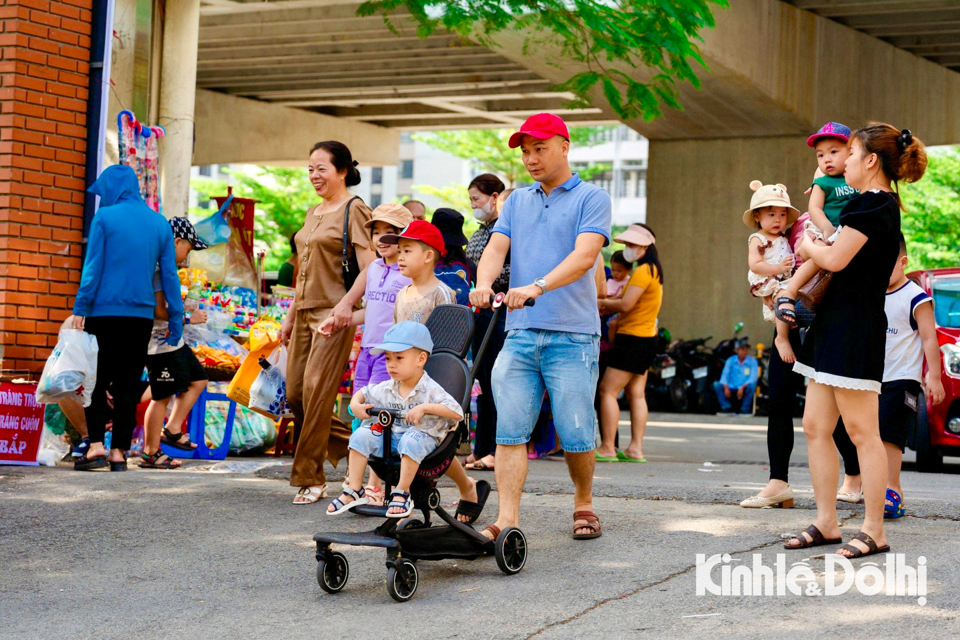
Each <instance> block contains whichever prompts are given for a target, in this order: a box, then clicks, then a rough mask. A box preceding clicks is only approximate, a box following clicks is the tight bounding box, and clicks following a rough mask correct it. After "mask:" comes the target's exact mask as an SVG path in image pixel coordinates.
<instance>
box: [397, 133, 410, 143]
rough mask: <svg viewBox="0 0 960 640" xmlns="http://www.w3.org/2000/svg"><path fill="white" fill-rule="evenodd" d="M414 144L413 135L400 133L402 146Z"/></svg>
mask: <svg viewBox="0 0 960 640" xmlns="http://www.w3.org/2000/svg"><path fill="white" fill-rule="evenodd" d="M411 142H413V134H412V133H410V132H409V131H401V132H400V144H410V143H411Z"/></svg>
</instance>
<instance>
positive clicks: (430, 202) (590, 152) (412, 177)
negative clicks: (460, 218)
mask: <svg viewBox="0 0 960 640" xmlns="http://www.w3.org/2000/svg"><path fill="white" fill-rule="evenodd" d="M414 135H415V134H413V133H411V132H403V133H402V134H401V135H400V162H399V164H397V165H394V166H386V167H369V166H361V167H360V177H361V182H360V184H359V185H357V186H356V187H354V188H353V189H351V191H352V192H353V193H354V194H356V195H358V196H360V197H361V198H363V201H364V202H366V203H367V204H368V205H369V206H370V207H371V208H375V207H377V206H379V205H380V204H382V203H384V202H394V201H398V202H403V201H405V200H410V199H414V200H420V201H422V202H423V203H424V204H425V205H426V206H427V208H428V209H431V210H432V209H436V208H437V207H442V206H450V205H449V203H447V202H445V201H444V200H442V199H441V198H439V197H437V196H435V195H432V194H430V193H425V192H423V191H421V190H419V189H417V187H433V188H435V189H443V188H450V187H459V188H463V189H466V185H468V184H470V181H471V180H472V179H473V178H474V176H476V175H477V174H478V173H481V171H482V170H481V169H479V168H476V167H474V166H473V165H472V163H471V162H470V161H468V160H463V159H461V158H458V157H456V156H453V155H451V154H449V153H446V152H444V151H440V150H439V149H435V148H434V147H432V146H430V145H429V144H427V143H426V142H423V141H422V140H416V139H414V137H413V136H414ZM592 142H593V143H594V144H592V145H591V146H582V145H581V146H574V147H573V148H571V150H570V166H571V167H572V168H573V170H574V171H580V170H583V169H585V168H587V167H594V168H595V167H597V166H602V167H606V170H604V171H601V172H599V173H597V172H594V174H593V175H591V176H589V179H588V182H592V183H593V184H596V185H598V186H600V187H602V188H604V189H606V190H607V191H608V192H610V195H611V197H612V198H613V224H614V225H618V226H625V225H628V224H630V223H632V222H644V221H645V220H646V216H647V156H648V153H649V143H648V141H647V139H646V138H644V137H643V136H641V135H640V134H638V133H637V132H636V131H634V130H633V129H630V128H629V127H626V126H623V125H620V126H617V127H611V128H609V129H604V130H602V131H599V132H598V133H597V134H596V138H595V139H594V140H593V141H592ZM237 170H241V171H251V170H253V167H250V166H249V165H212V166H208V167H194V168H193V171H192V175H193V176H199V177H207V178H214V179H216V180H223V181H225V182H227V183H228V184H232V180H231V179H230V176H229V174H228V173H227V171H237ZM464 199H466V194H465V193H464ZM190 205H191V206H198V205H200V206H204V203H200V202H197V195H196V192H195V191H191V196H190ZM463 213H467V212H466V211H464V212H463Z"/></svg>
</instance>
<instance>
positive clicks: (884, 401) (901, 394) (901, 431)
mask: <svg viewBox="0 0 960 640" xmlns="http://www.w3.org/2000/svg"><path fill="white" fill-rule="evenodd" d="M921 391H922V389H921V387H920V383H919V382H917V381H916V380H893V381H891V382H884V383H883V387H882V388H881V390H880V439H881V440H883V441H884V442H888V443H890V444H892V445H894V446H895V447H900V450H901V451H903V448H904V447H905V446H906V444H907V434H908V433H910V430H911V429H914V428H916V426H917V409H918V404H917V403H918V402H920V393H921Z"/></svg>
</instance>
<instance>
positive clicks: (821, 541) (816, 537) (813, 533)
mask: <svg viewBox="0 0 960 640" xmlns="http://www.w3.org/2000/svg"><path fill="white" fill-rule="evenodd" d="M803 534H807V535H808V536H810V541H809V542H808V541H807V539H806V538H804V537H803ZM790 540H798V541H799V542H800V544H789V542H790ZM790 540H787V542H785V543H783V548H784V549H807V548H809V547H822V546H823V545H825V544H840V543H841V542H843V538H831V539H829V540H827V539H826V538H824V537H823V534H822V533H820V529H817V525H815V524H812V525H810V526H809V527H807V530H806V531H801V532H800V533H798V534H797V535H795V536H793V537H792V538H790Z"/></svg>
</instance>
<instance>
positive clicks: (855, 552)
mask: <svg viewBox="0 0 960 640" xmlns="http://www.w3.org/2000/svg"><path fill="white" fill-rule="evenodd" d="M853 539H854V540H859V541H860V542H862V543H864V544H865V545H867V550H866V551H864V550H863V549H860V548H859V547H855V546H853V545H852V544H850V543H849V542H848V543H847V544H845V545H843V546H842V547H840V549H839V550H840V551H849V552H850V554H851V555H849V556H847V555H844V554H842V553H838V554H837V555H839V556H843V557H844V558H847V559H848V560H852V559H854V558H863V557H864V556H872V555H875V554H877V553H889V552H890V545H888V544H885V545H883V546H882V547H878V546H877V543H876V541H875V540H874V539H873V538H871V537H870V536H869V535H867V534H866V533H864V532H863V531H861V532H860V533H858V534H857V535H855V536H853Z"/></svg>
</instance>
